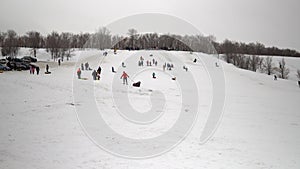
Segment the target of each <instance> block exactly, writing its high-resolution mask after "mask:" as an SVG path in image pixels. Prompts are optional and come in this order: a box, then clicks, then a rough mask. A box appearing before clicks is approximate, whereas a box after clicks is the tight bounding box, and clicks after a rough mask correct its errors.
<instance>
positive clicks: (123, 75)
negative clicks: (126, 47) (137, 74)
mask: <svg viewBox="0 0 300 169" xmlns="http://www.w3.org/2000/svg"><path fill="white" fill-rule="evenodd" d="M128 77H129V76H128V74H127V73H126V72H125V71H123V74H122V76H121V78H120V79H122V78H123V84H125V83H126V85H128V82H127V78H128Z"/></svg>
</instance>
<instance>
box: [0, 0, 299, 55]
mask: <svg viewBox="0 0 300 169" xmlns="http://www.w3.org/2000/svg"><path fill="white" fill-rule="evenodd" d="M0 2H1V5H0V31H6V30H7V29H14V30H16V31H17V32H18V33H20V34H23V33H25V32H27V31H29V30H37V31H40V32H41V33H43V34H46V33H49V32H51V31H52V30H55V31H59V32H61V31H64V32H74V33H78V32H93V31H95V30H96V29H97V28H98V27H100V26H103V25H107V24H109V23H111V22H113V21H116V20H117V19H120V18H122V17H125V16H129V15H133V14H139V13H145V12H146V13H163V14H169V15H172V16H176V17H179V18H181V19H184V20H186V21H187V22H190V23H191V24H193V25H194V26H195V27H197V28H198V29H199V30H200V31H201V32H202V33H204V34H206V35H208V34H212V35H215V36H216V37H217V40H218V41H222V40H224V39H225V38H228V39H231V40H237V41H244V42H256V41H259V42H262V43H264V44H265V45H267V46H270V45H275V46H278V47H282V48H287V47H288V48H292V49H297V50H300V32H299V30H300V23H299V20H300V19H299V16H300V10H299V7H300V1H299V0H279V1H276V0H118V1H117V0H0Z"/></svg>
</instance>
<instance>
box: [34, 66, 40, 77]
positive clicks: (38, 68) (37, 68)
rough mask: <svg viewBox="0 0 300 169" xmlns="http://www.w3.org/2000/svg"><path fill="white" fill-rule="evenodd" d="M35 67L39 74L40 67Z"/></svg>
mask: <svg viewBox="0 0 300 169" xmlns="http://www.w3.org/2000/svg"><path fill="white" fill-rule="evenodd" d="M35 69H36V74H37V75H39V73H40V67H38V66H37V67H36V68H35Z"/></svg>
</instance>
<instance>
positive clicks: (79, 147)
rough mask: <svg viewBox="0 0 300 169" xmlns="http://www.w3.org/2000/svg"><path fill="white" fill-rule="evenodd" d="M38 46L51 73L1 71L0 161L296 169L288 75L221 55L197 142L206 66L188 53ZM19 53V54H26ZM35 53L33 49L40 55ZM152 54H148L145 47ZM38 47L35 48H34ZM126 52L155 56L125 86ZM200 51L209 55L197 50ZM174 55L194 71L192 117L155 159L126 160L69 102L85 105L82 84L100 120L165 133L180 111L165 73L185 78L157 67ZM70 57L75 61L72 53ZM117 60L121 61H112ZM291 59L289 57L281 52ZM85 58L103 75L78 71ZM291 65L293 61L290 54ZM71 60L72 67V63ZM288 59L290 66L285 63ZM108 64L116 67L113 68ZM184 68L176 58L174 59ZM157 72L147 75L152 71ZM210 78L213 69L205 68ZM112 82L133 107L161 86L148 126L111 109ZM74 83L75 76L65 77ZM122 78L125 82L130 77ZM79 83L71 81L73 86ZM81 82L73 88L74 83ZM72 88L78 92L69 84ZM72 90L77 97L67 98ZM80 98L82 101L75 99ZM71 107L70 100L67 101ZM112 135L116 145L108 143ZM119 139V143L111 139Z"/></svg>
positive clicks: (138, 131)
mask: <svg viewBox="0 0 300 169" xmlns="http://www.w3.org/2000/svg"><path fill="white" fill-rule="evenodd" d="M42 53H43V52H42V51H39V53H38V57H41V60H42V61H43V62H39V63H38V64H39V65H40V66H41V68H42V72H43V70H44V66H45V64H49V65H50V71H51V72H52V74H51V75H45V74H43V73H42V74H41V75H39V76H37V75H30V74H29V72H4V73H2V74H0V81H1V83H0V93H1V98H0V103H1V105H0V168H4V169H6V168H8V169H17V168H26V169H27V168H28V169H31V168H43V169H47V168H49V169H53V168H61V169H66V168H70V169H71V168H72V169H74V168H99V169H100V168H101V169H102V168H115V169H119V168H163V169H164V168H216V169H219V168H237V169H240V168H243V169H244V168H249V169H254V168H278V169H281V168H290V169H292V168H295V169H297V168H299V167H300V163H299V161H300V144H299V143H300V134H299V133H300V114H299V112H300V111H299V102H300V88H299V87H298V86H297V84H296V82H295V81H292V80H281V79H279V80H278V81H273V79H272V76H267V75H265V74H260V73H254V72H250V71H245V70H241V69H237V68H235V67H234V66H232V65H227V64H225V63H223V64H222V65H223V68H224V72H225V78H226V103H225V104H226V108H225V111H224V114H223V118H222V120H221V123H220V125H219V128H218V129H217V131H216V133H215V134H214V136H213V137H212V138H211V139H210V140H209V141H208V142H207V143H206V144H200V143H199V137H200V135H201V131H202V130H201V129H202V127H203V125H204V123H205V120H206V118H207V116H208V112H209V109H210V103H211V100H212V94H211V92H212V87H211V84H210V80H209V75H208V74H207V72H206V70H205V67H204V66H203V65H202V64H201V62H198V63H196V64H195V63H193V62H192V61H193V59H194V58H195V54H193V55H191V54H190V53H188V52H174V51H171V52H166V51H131V52H128V51H118V54H117V55H114V54H113V52H112V51H108V53H109V54H108V56H107V57H103V56H102V51H97V50H88V51H76V52H75V56H78V57H74V60H73V61H72V62H63V63H62V66H60V67H59V66H58V65H57V63H51V62H46V61H47V59H46V58H47V57H44V59H42V57H43V56H45V55H44V54H42ZM24 54H26V53H24ZM39 54H40V55H39ZM150 54H153V57H150V56H149V55H150ZM42 55H43V56H42ZM132 55H135V56H137V57H136V63H133V64H137V61H138V59H139V56H143V57H144V58H145V59H146V60H150V59H152V58H155V59H156V60H158V66H157V67H151V68H147V70H145V71H143V72H141V73H140V74H138V75H136V76H135V75H134V74H130V77H131V78H132V80H133V81H138V80H140V81H142V86H141V88H133V87H131V86H129V87H127V86H123V85H122V84H121V83H122V81H121V80H120V79H119V78H120V76H121V73H122V71H123V70H125V71H127V70H129V66H130V63H126V59H127V58H129V57H131V56H132ZM200 55H201V57H202V59H203V60H205V59H211V56H208V55H204V54H200ZM175 58H177V59H180V60H181V61H182V62H183V63H184V64H185V65H186V66H187V67H188V68H189V72H191V73H192V74H193V77H194V79H195V81H196V84H197V86H198V89H199V93H198V94H199V117H198V119H197V121H196V123H195V126H194V127H193V128H192V130H191V132H190V133H189V134H188V136H187V137H186V139H185V140H183V141H182V142H181V143H180V144H179V145H178V146H176V147H175V148H174V149H172V150H171V151H169V152H167V153H165V154H162V155H160V156H157V157H153V158H148V159H141V160H133V159H126V158H122V157H117V156H114V155H112V154H110V153H107V152H106V151H104V150H102V149H101V148H99V147H98V146H97V145H95V144H94V143H93V142H92V141H91V140H90V139H89V137H87V135H86V134H85V132H84V131H83V130H82V128H81V125H80V123H79V121H78V119H77V114H76V110H77V111H78V107H80V104H82V103H84V100H85V99H89V98H85V97H84V95H85V94H86V93H87V92H89V91H88V89H90V87H91V86H90V85H91V84H92V87H93V89H94V92H95V96H94V98H93V100H94V101H95V102H96V103H97V107H98V109H99V112H101V115H102V117H103V119H105V122H106V123H107V124H109V126H110V127H111V128H112V129H113V130H114V131H116V132H118V133H122V134H123V135H125V136H126V137H132V138H139V139H142V138H151V137H156V136H158V135H160V134H163V133H164V132H166V131H167V130H169V129H170V128H172V125H173V124H174V123H175V122H176V120H177V119H178V116H179V114H180V111H178V110H179V109H180V103H181V101H182V100H181V97H180V96H181V90H180V86H178V83H177V82H175V81H172V80H170V78H171V77H174V76H176V77H177V78H185V76H181V75H178V74H175V72H176V71H174V70H173V71H167V72H165V73H164V72H163V71H162V64H163V63H164V62H165V61H167V62H170V63H176V62H175ZM75 59H76V60H78V62H77V63H74V61H75ZM124 60H125V65H126V66H127V67H126V68H122V67H121V66H120V65H121V63H122V61H124ZM286 61H287V65H288V66H289V63H290V62H289V58H287V59H286ZM85 62H89V63H90V66H91V67H92V68H93V69H97V68H98V66H99V65H101V67H102V73H101V80H100V81H97V82H92V77H91V71H83V72H82V77H86V78H88V80H79V79H76V75H75V70H76V69H77V68H78V65H79V64H80V63H85ZM291 63H293V66H294V67H300V64H298V63H299V61H298V60H294V61H292V62H291ZM144 64H145V63H144ZM75 65H76V66H75ZM291 65H292V64H291ZM112 66H114V67H115V69H116V71H117V73H112V72H111V67H112ZM174 66H175V67H174V68H175V69H179V70H182V71H183V69H182V65H176V64H175V65H174ZM153 71H155V72H156V76H157V79H152V78H151V76H152V72H153ZM210 76H213V75H210ZM114 78H116V79H115V81H114V82H115V83H120V85H119V88H118V90H117V92H120V93H122V92H125V93H129V94H128V98H129V101H130V104H131V105H132V106H133V108H134V109H135V110H139V111H141V112H146V111H148V110H149V109H151V102H150V98H149V96H150V95H151V91H155V90H160V91H161V92H162V93H163V94H164V95H165V97H166V100H167V103H166V105H165V109H164V110H165V113H164V114H163V115H162V116H160V119H158V120H157V121H155V123H153V124H149V125H146V126H145V125H138V124H132V123H131V122H129V121H126V120H124V119H122V117H121V116H120V114H118V113H116V111H115V107H113V106H114V104H113V101H112V99H111V96H112V93H111V91H112V81H113V79H114ZM73 82H74V83H73ZM129 82H130V83H132V82H131V80H129ZM74 85H77V87H76V86H75V87H76V88H73V87H74ZM78 87H79V88H78ZM74 90H76V91H74ZM73 94H75V95H76V94H77V95H79V96H82V98H79V99H77V100H76V99H75V102H74V98H73V96H74V95H73ZM80 99H82V100H80ZM75 106H78V107H76V108H75ZM112 143H114V142H113V141H112ZM116 144H117V143H116Z"/></svg>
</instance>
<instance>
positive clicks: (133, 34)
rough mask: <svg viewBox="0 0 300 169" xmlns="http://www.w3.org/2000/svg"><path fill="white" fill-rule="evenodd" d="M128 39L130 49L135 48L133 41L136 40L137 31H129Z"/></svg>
mask: <svg viewBox="0 0 300 169" xmlns="http://www.w3.org/2000/svg"><path fill="white" fill-rule="evenodd" d="M127 34H128V35H129V37H130V42H131V43H130V45H131V49H134V48H135V39H136V34H137V30H136V29H133V28H132V29H129V30H128V33H127Z"/></svg>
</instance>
